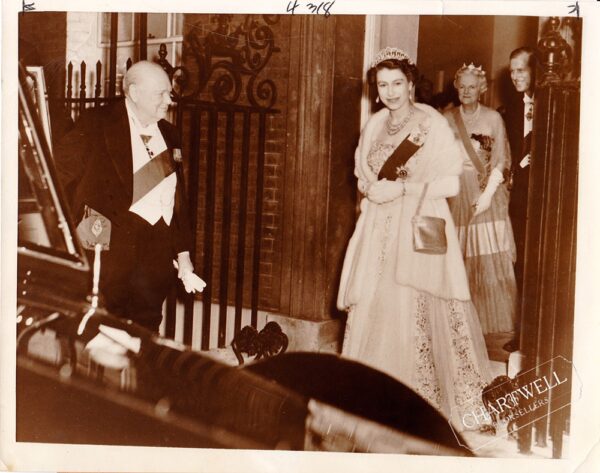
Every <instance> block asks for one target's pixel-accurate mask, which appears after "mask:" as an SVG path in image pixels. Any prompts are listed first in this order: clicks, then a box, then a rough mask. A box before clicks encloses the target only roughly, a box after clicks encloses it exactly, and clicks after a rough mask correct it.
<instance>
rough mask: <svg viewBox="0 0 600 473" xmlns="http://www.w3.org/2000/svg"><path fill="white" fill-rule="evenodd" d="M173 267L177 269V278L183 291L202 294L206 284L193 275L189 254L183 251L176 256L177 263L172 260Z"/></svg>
mask: <svg viewBox="0 0 600 473" xmlns="http://www.w3.org/2000/svg"><path fill="white" fill-rule="evenodd" d="M173 265H174V266H175V269H177V277H178V278H179V279H181V282H182V283H183V287H185V291H186V292H187V293H188V294H189V293H190V292H196V291H197V292H202V291H203V290H204V288H205V287H206V283H205V282H204V281H203V280H202V278H200V277H199V276H198V275H197V274H195V273H194V265H192V261H191V259H190V253H189V252H188V251H184V252H182V253H179V254H178V255H177V261H175V260H173Z"/></svg>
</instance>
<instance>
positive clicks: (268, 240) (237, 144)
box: [183, 14, 291, 311]
mask: <svg viewBox="0 0 600 473" xmlns="http://www.w3.org/2000/svg"><path fill="white" fill-rule="evenodd" d="M245 17H246V16H245V15H233V18H232V20H231V25H233V26H237V25H238V24H240V23H242V22H243V21H244V20H245ZM255 17H256V19H257V21H259V22H260V23H261V24H264V23H263V22H262V20H261V19H260V18H259V17H258V16H255ZM215 20H216V18H215V16H214V15H199V14H186V15H185V17H184V38H185V37H186V35H188V34H189V33H190V32H191V31H194V32H198V33H199V36H200V37H202V38H203V37H205V36H206V34H208V33H209V32H210V31H214V30H215V29H216V28H217V23H216V21H215ZM270 28H271V29H272V30H273V33H274V37H275V45H276V46H277V47H279V48H280V51H279V52H274V53H273V55H272V56H271V59H270V61H269V63H268V64H267V66H266V67H265V68H264V69H263V70H262V71H261V73H260V75H259V78H258V80H262V79H269V80H272V81H273V82H274V84H275V86H276V89H277V101H276V103H275V105H274V107H275V108H276V109H277V110H278V113H276V114H270V115H268V116H267V118H266V141H265V166H264V171H263V179H264V184H263V200H262V202H263V218H262V223H261V255H260V269H259V272H260V282H259V286H260V307H261V308H262V309H265V310H274V311H276V310H278V308H279V301H280V274H281V265H282V256H281V254H282V252H281V226H282V223H283V215H282V210H283V209H282V198H283V192H282V177H283V171H282V169H283V166H284V162H285V149H286V139H287V138H286V116H287V90H288V76H289V53H288V52H289V48H290V42H291V38H290V35H289V18H288V17H285V16H282V17H280V19H279V22H278V23H277V24H275V25H272V26H270ZM191 53H192V51H191V46H190V44H189V43H188V42H185V40H184V50H183V57H184V59H183V64H184V65H185V66H186V68H187V69H188V70H189V71H190V76H191V83H190V85H189V86H188V87H189V88H190V89H193V88H194V87H196V86H197V84H198V65H197V63H196V61H195V60H194V59H193V54H191ZM220 59H225V58H216V59H215V61H216V60H220ZM219 75H220V74H219V73H218V71H216V72H215V74H213V77H212V78H211V81H210V82H209V84H208V85H207V87H206V88H205V89H204V90H203V91H202V93H201V94H200V95H199V96H198V98H199V99H201V100H205V101H210V102H212V101H213V100H214V99H213V97H212V95H211V94H212V85H213V83H214V79H215V77H218V76H219ZM237 103H239V104H243V105H247V104H248V100H247V97H246V91H245V88H242V90H241V93H240V97H239V99H238V101H237ZM235 120H236V121H235V126H234V141H233V184H232V194H231V199H232V212H231V239H230V242H229V258H228V286H229V287H228V295H229V297H228V299H229V301H230V303H233V301H234V294H235V289H236V286H235V281H236V273H235V271H236V268H237V264H238V262H239V260H240V258H239V254H238V249H237V248H238V238H239V233H240V232H239V225H238V222H239V216H240V213H239V212H240V208H239V205H240V199H241V195H240V190H239V189H240V182H241V178H242V167H241V166H242V165H241V161H242V153H241V147H242V128H243V127H242V116H241V115H239V114H236V116H235ZM207 121H208V114H207V113H206V114H202V115H201V125H200V129H199V130H197V133H200V161H199V179H200V181H199V194H198V215H197V218H198V225H197V246H196V251H197V254H196V265H197V267H198V268H199V270H200V272H201V273H202V272H203V273H204V274H206V270H205V268H203V267H202V266H203V264H204V230H205V225H206V211H205V205H206V195H205V192H206V176H207V170H208V168H207V156H208V152H207V149H208V146H209V140H208V136H207V135H208V130H207ZM225 123H226V115H225V114H224V113H220V114H219V133H218V140H217V150H218V151H217V161H216V170H217V173H216V175H217V180H216V187H215V188H216V196H215V200H216V204H215V229H214V234H215V246H214V248H213V258H214V259H213V278H212V281H211V284H212V291H213V292H212V297H213V299H217V298H218V295H219V290H220V287H221V285H220V277H221V274H222V272H223V266H222V264H221V251H222V247H221V244H222V242H223V240H224V235H223V223H224V220H223V214H222V212H223V192H224V181H223V178H224V172H225V164H224V163H225V149H226V136H225ZM251 130H252V131H251V148H250V149H251V153H250V163H249V172H248V178H249V190H248V204H247V211H246V216H247V222H246V231H245V236H244V238H245V240H244V248H245V257H244V305H245V306H248V305H249V304H250V289H251V286H250V284H251V283H250V281H251V278H252V259H253V256H254V255H253V251H254V247H253V235H254V228H255V227H254V219H255V215H256V209H255V196H256V189H257V188H256V181H255V179H256V177H257V174H256V172H257V169H256V166H257V152H256V150H257V146H258V119H257V117H255V118H254V119H253V120H252V122H251ZM192 133H193V131H192V130H191V129H190V118H189V114H187V113H186V114H185V115H184V120H183V141H184V143H183V148H184V155H185V156H189V155H190V153H189V151H190V140H191V135H192Z"/></svg>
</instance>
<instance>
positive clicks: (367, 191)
mask: <svg viewBox="0 0 600 473" xmlns="http://www.w3.org/2000/svg"><path fill="white" fill-rule="evenodd" d="M417 77H418V72H417V68H416V66H415V65H414V63H413V62H412V61H411V60H410V58H409V57H408V56H407V55H406V54H405V53H404V52H403V51H401V50H399V49H396V48H386V49H384V50H382V51H381V52H380V53H379V54H378V55H377V57H376V59H375V61H374V62H373V64H372V67H371V69H370V71H369V78H370V80H372V81H374V82H375V83H376V86H377V91H378V99H379V100H381V101H382V102H383V104H384V105H385V107H384V108H383V109H382V110H380V111H379V112H377V113H375V114H374V115H373V116H372V117H371V118H370V120H369V121H368V123H367V124H366V125H365V127H364V129H363V130H362V133H361V138H360V142H359V145H358V148H357V150H356V155H355V174H356V176H357V178H358V187H359V190H360V191H361V193H362V194H364V196H365V197H364V198H363V199H362V201H361V205H360V208H361V214H360V217H359V219H358V221H357V224H356V229H355V231H354V234H353V236H352V238H351V240H350V242H349V245H348V249H347V252H346V257H345V260H344V267H343V271H342V277H341V284H340V289H339V294H338V307H339V308H340V309H342V310H347V311H348V321H347V325H346V333H345V336H344V342H343V349H342V356H346V357H349V358H352V359H356V360H358V361H361V362H363V363H365V364H368V365H370V366H373V367H375V368H377V369H379V370H382V371H384V372H386V373H388V374H389V375H391V376H393V377H395V378H396V379H398V380H400V381H401V382H403V383H404V384H406V385H408V386H410V387H412V388H413V389H414V390H416V391H417V392H418V393H419V394H420V395H421V396H422V397H424V398H425V399H426V400H428V401H429V402H430V403H431V404H432V405H433V406H435V407H437V408H438V409H439V410H440V411H441V412H442V413H444V414H445V415H446V416H447V417H448V418H451V419H452V421H453V424H454V425H455V426H456V427H457V428H459V429H464V428H473V427H474V426H473V425H471V424H472V423H469V422H466V421H465V416H468V415H469V414H468V413H469V411H470V410H472V409H473V406H474V405H475V406H480V399H481V391H482V388H483V387H484V386H485V385H486V384H487V383H488V382H489V381H490V372H489V360H488V356H487V351H486V347H485V343H484V340H483V336H482V333H481V327H480V325H479V321H478V318H477V314H476V312H475V309H474V306H473V304H472V302H471V297H470V293H469V286H468V282H467V277H466V273H465V267H464V263H463V258H462V254H461V250H460V246H459V242H458V239H457V235H456V230H455V227H454V224H453V222H452V217H451V215H450V211H449V208H448V204H447V202H446V198H447V197H450V196H453V195H456V194H457V193H458V191H459V175H460V174H461V172H462V166H463V158H462V154H461V150H460V148H459V144H458V142H457V140H456V138H455V136H454V134H453V133H452V130H451V129H450V127H449V125H448V122H447V120H446V119H445V118H444V117H443V116H442V115H441V114H439V113H438V112H437V111H436V110H434V109H433V108H431V107H429V106H426V105H422V104H418V103H413V102H412V100H411V95H412V93H413V88H414V81H415V79H416V78H417ZM396 148H398V150H399V153H398V154H397V156H399V158H394V160H393V161H391V159H392V158H391V157H392V155H395V153H394V151H395V150H396ZM426 183H427V184H428V189H427V193H426V195H425V198H424V200H423V203H422V207H421V211H420V214H422V215H429V216H435V217H441V218H443V219H444V220H445V221H446V222H445V236H446V240H447V251H446V252H445V253H444V254H424V253H420V252H417V251H415V248H414V244H413V230H412V219H413V216H414V215H415V211H416V209H417V204H418V201H419V199H420V196H421V193H422V191H423V189H424V186H425V184H426Z"/></svg>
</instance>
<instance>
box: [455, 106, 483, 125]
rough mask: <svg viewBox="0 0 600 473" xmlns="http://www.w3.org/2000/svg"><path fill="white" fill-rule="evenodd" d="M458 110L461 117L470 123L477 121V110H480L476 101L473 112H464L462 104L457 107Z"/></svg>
mask: <svg viewBox="0 0 600 473" xmlns="http://www.w3.org/2000/svg"><path fill="white" fill-rule="evenodd" d="M459 110H460V116H461V117H462V119H463V121H464V122H466V123H469V124H471V123H473V122H475V121H477V119H478V118H479V112H480V110H481V107H480V106H479V103H477V108H476V109H475V111H474V112H473V113H465V110H464V108H463V106H462V105H461V106H460V107H459Z"/></svg>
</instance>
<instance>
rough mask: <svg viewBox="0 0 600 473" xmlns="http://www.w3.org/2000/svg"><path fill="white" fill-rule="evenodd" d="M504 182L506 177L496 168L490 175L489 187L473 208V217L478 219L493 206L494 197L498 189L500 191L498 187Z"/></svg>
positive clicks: (486, 187)
mask: <svg viewBox="0 0 600 473" xmlns="http://www.w3.org/2000/svg"><path fill="white" fill-rule="evenodd" d="M503 181H504V176H503V175H502V173H501V172H500V171H498V169H497V168H494V169H493V170H492V172H491V174H490V178H489V180H488V183H487V186H485V189H484V191H483V192H482V193H481V195H480V196H479V198H478V199H477V201H476V202H475V203H474V204H473V207H474V208H475V212H474V213H473V217H476V216H477V215H479V214H481V213H483V212H485V211H486V210H487V209H489V208H490V205H492V197H494V194H495V192H496V189H498V186H499V185H500V184H502V182H503Z"/></svg>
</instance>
